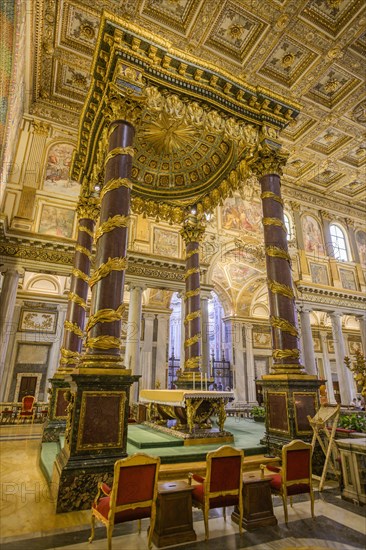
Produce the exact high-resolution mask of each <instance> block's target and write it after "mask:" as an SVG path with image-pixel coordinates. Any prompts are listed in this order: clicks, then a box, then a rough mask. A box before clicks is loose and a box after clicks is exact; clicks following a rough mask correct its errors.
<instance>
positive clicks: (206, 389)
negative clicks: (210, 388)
mask: <svg viewBox="0 0 366 550" xmlns="http://www.w3.org/2000/svg"><path fill="white" fill-rule="evenodd" d="M205 390H206V391H207V372H205Z"/></svg>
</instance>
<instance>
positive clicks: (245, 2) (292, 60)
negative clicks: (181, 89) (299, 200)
mask: <svg viewBox="0 0 366 550" xmlns="http://www.w3.org/2000/svg"><path fill="white" fill-rule="evenodd" d="M363 6H364V1H363V0H282V1H281V0H272V1H262V0H226V1H224V0H222V1H220V2H219V1H217V0H101V1H99V2H94V1H91V0H88V1H87V0H68V1H67V0H37V2H36V9H35V11H36V13H35V23H36V27H35V28H36V40H35V42H34V44H33V47H34V49H33V51H32V52H30V54H31V55H32V64H33V67H34V70H33V73H32V74H33V76H32V79H33V81H32V99H31V105H30V112H31V113H33V114H34V115H37V116H40V117H42V118H47V119H49V120H50V121H52V120H53V121H55V122H58V123H61V124H64V125H66V126H68V127H70V128H74V129H75V132H76V131H77V128H78V124H79V118H80V113H81V110H82V107H83V104H84V102H85V99H86V95H87V91H88V88H89V84H90V82H91V74H90V70H91V60H92V56H93V52H94V49H95V46H96V40H97V35H98V29H99V24H100V17H101V12H102V10H104V9H106V10H108V11H109V12H111V13H113V14H114V15H116V16H118V17H122V18H124V19H126V20H127V21H129V22H131V23H132V24H133V25H137V26H139V27H140V28H141V29H144V30H146V31H148V32H152V33H155V34H157V35H159V37H161V39H165V40H166V41H167V42H168V43H169V44H171V45H172V46H173V47H174V48H175V49H179V50H181V51H183V52H186V53H187V54H192V55H195V56H197V57H198V58H199V59H200V60H201V64H202V65H205V64H209V65H211V66H215V67H217V70H218V71H221V72H222V71H223V72H226V73H227V74H230V75H233V77H235V79H239V80H240V81H242V83H243V86H245V85H246V84H248V85H251V86H254V87H257V86H259V87H263V88H267V89H269V90H271V91H272V92H273V93H275V94H278V95H280V96H282V97H286V98H288V100H289V102H295V103H296V102H298V103H300V104H301V105H302V108H301V113H300V115H299V116H298V117H297V119H296V121H295V122H292V123H291V124H290V125H289V126H288V127H287V128H286V129H285V130H284V131H283V132H282V139H283V142H284V146H285V148H287V149H288V150H289V151H290V158H289V161H288V165H287V167H286V171H285V177H284V181H285V183H287V185H289V186H295V187H299V188H300V189H307V190H309V191H311V192H313V193H314V194H317V193H319V194H326V195H327V196H328V197H330V196H331V197H333V198H334V199H336V200H338V201H341V202H344V201H350V202H351V203H352V204H353V205H354V206H355V207H358V206H362V205H364V204H365V197H366V184H365V177H364V176H365V165H366V135H365V122H366V114H365V113H366V99H365V83H364V75H365V72H364V71H365V69H364V67H365V52H366V12H365V8H364V7H363ZM136 47H138V46H137V45H136ZM151 55H153V51H151ZM161 116H162V117H163V119H161V120H159V123H158V124H157V123H156V121H148V120H146V121H145V123H144V131H143V133H142V134H141V136H139V138H138V139H139V140H140V145H141V146H142V144H144V146H143V148H144V149H145V152H146V153H145V154H143V155H142V157H146V158H140V159H139V158H135V170H137V171H139V170H141V167H142V165H143V164H146V163H149V162H150V163H151V162H153V159H152V153H151V151H152V150H155V151H160V153H161V154H162V156H164V154H167V156H169V155H168V153H169V151H172V150H173V149H174V150H178V151H182V153H183V154H182V160H181V162H182V163H183V164H184V163H185V162H187V159H188V158H189V156H190V155H192V154H193V155H194V154H196V155H198V154H199V155H201V158H200V163H201V164H200V169H201V173H199V174H197V175H198V177H199V178H202V177H203V176H204V175H205V176H206V177H209V173H210V168H211V169H212V163H213V162H214V161H213V159H212V157H210V156H209V155H208V153H207V151H206V150H205V146H207V145H209V142H208V135H209V134H207V135H201V136H200V137H199V140H198V141H197V139H196V138H197V136H196V132H197V130H196V129H195V128H189V127H186V126H184V125H182V124H179V123H174V124H172V123H171V122H172V121H170V120H169V119H168V118H167V117H166V115H161ZM164 117H165V118H164ZM165 130H168V132H166V131H165ZM214 139H216V140H217V139H218V138H217V137H214ZM217 145H218V147H216V150H217V149H219V148H220V144H217ZM221 146H222V150H223V148H224V145H223V143H222V144H221ZM139 150H141V147H139ZM168 164H169V163H168ZM160 168H162V166H160ZM160 168H159V171H158V169H157V167H155V168H154V166H151V169H152V170H151V173H150V176H149V177H152V178H162V181H161V183H164V170H162V171H161V170H160ZM172 169H173V170H174V169H175V167H174V166H173V167H172V166H170V165H169V166H166V168H165V170H166V171H171V170H172ZM205 171H206V172H205ZM158 172H159V175H158ZM177 173H178V171H177ZM143 177H148V176H147V172H144V176H143ZM187 177H188V176H187ZM137 180H138V176H137ZM185 183H186V182H185ZM182 185H183V183H182Z"/></svg>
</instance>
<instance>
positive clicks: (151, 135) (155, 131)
mask: <svg viewBox="0 0 366 550" xmlns="http://www.w3.org/2000/svg"><path fill="white" fill-rule="evenodd" d="M142 132H143V136H144V138H145V140H146V142H147V143H148V144H150V145H151V146H152V147H153V148H154V149H155V151H156V152H157V153H159V154H168V155H171V154H173V153H175V152H176V151H179V150H183V149H184V150H186V149H187V147H193V146H194V145H195V143H196V140H197V131H196V129H195V128H194V127H193V126H189V125H187V124H185V123H184V122H183V121H182V120H180V119H174V118H173V117H170V116H169V115H167V114H166V113H164V112H163V113H161V114H160V115H159V117H158V118H157V119H156V120H155V121H153V122H148V123H147V124H146V125H145V126H144V128H143V130H142Z"/></svg>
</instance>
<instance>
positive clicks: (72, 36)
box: [60, 2, 99, 57]
mask: <svg viewBox="0 0 366 550" xmlns="http://www.w3.org/2000/svg"><path fill="white" fill-rule="evenodd" d="M98 29H99V17H98V15H96V14H94V13H93V12H89V11H86V10H85V9H82V8H81V7H79V6H78V5H75V4H71V3H66V2H65V3H64V10H63V22H62V27H61V38H60V45H62V46H66V47H69V48H72V49H76V50H77V51H79V52H81V53H85V54H86V55H88V56H90V57H91V56H92V55H93V51H94V48H95V44H96V41H97V36H98Z"/></svg>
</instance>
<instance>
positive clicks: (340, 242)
mask: <svg viewBox="0 0 366 550" xmlns="http://www.w3.org/2000/svg"><path fill="white" fill-rule="evenodd" d="M329 229H330V238H331V241H332V246H333V251H334V257H335V258H336V260H341V261H342V262H347V261H348V260H349V259H350V257H349V253H348V249H347V242H346V237H345V235H344V232H343V231H342V229H341V228H340V227H339V225H335V224H334V223H332V224H330V226H329Z"/></svg>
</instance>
